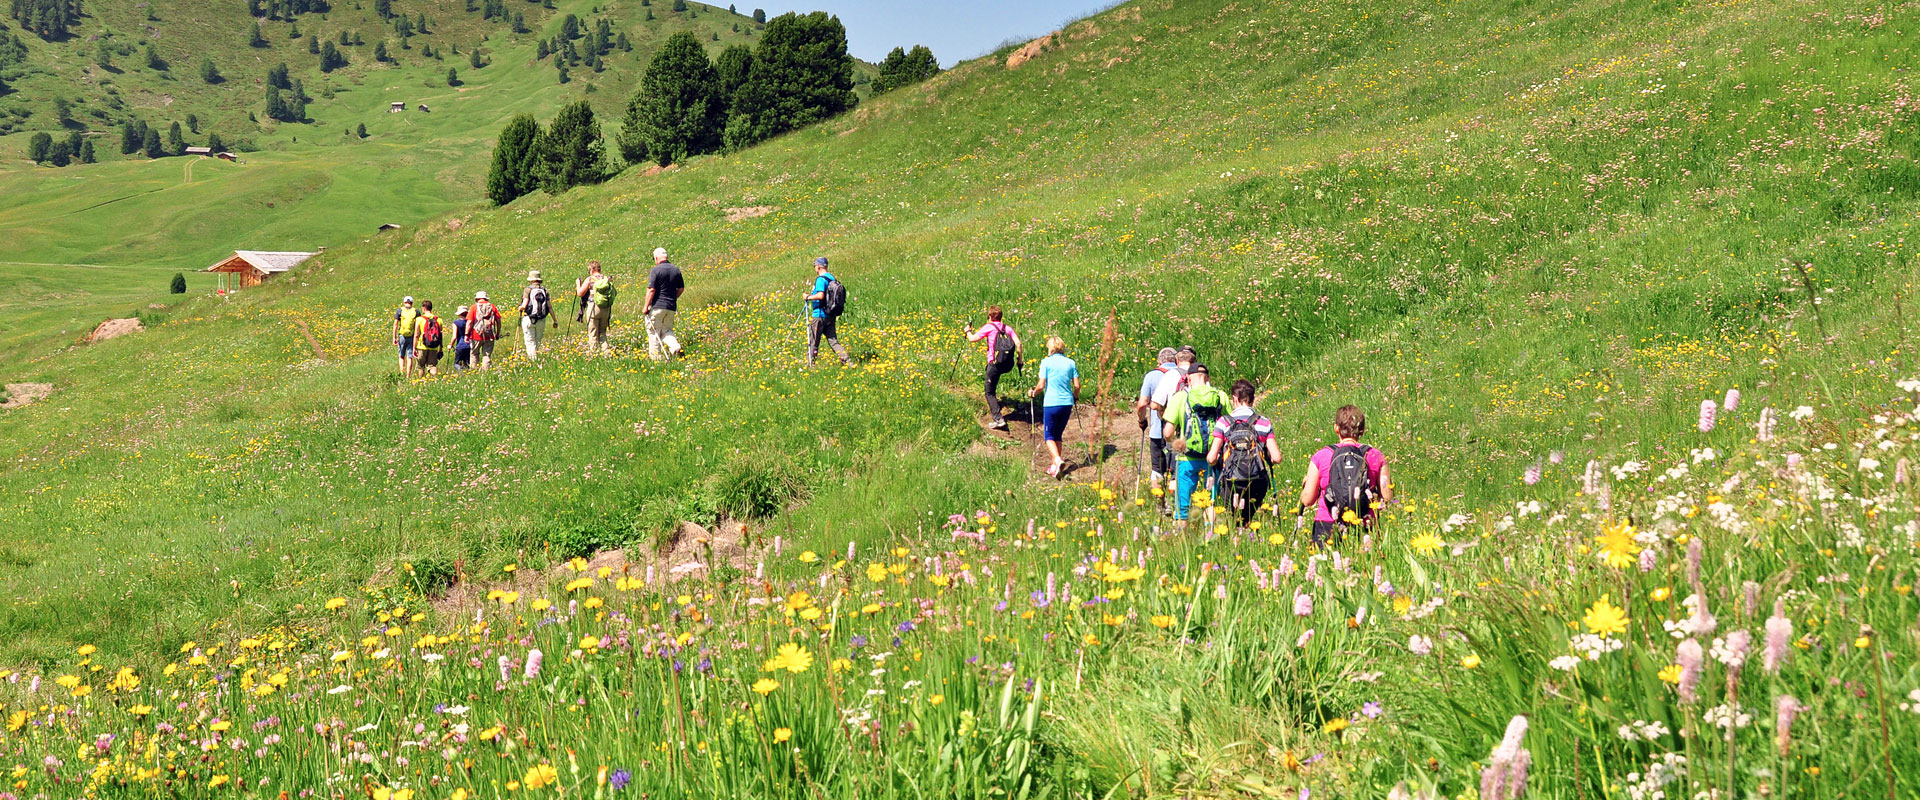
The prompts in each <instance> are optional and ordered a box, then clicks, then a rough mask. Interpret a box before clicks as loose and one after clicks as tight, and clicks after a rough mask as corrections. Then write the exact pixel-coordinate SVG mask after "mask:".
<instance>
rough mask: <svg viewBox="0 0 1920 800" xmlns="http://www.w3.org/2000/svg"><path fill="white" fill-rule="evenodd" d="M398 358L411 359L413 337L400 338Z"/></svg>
mask: <svg viewBox="0 0 1920 800" xmlns="http://www.w3.org/2000/svg"><path fill="white" fill-rule="evenodd" d="M400 357H401V358H413V337H411V336H402V337H400Z"/></svg>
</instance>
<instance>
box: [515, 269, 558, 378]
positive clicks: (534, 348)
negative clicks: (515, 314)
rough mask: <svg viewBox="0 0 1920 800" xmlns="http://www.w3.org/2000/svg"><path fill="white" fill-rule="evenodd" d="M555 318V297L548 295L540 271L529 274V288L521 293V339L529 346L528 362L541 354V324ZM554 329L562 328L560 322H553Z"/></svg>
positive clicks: (532, 271)
mask: <svg viewBox="0 0 1920 800" xmlns="http://www.w3.org/2000/svg"><path fill="white" fill-rule="evenodd" d="M551 316H553V296H552V295H550V294H548V293H547V285H546V282H545V281H542V280H541V279H540V270H537V269H536V270H530V271H528V272H527V288H526V289H524V290H522V291H521V292H520V339H521V341H522V342H523V343H525V344H526V346H527V360H528V361H533V360H535V359H536V358H537V357H538V354H539V352H540V323H542V322H545V321H547V318H548V317H551ZM553 327H555V328H558V327H560V320H557V319H556V320H554V321H553Z"/></svg>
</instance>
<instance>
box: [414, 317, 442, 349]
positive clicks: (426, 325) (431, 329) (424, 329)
mask: <svg viewBox="0 0 1920 800" xmlns="http://www.w3.org/2000/svg"><path fill="white" fill-rule="evenodd" d="M443 340H444V338H443V336H442V334H441V331H440V315H438V314H435V315H433V316H431V317H427V318H426V321H425V322H423V323H421V326H420V346H421V347H422V348H423V349H427V350H438V349H440V344H441V342H442V341H443Z"/></svg>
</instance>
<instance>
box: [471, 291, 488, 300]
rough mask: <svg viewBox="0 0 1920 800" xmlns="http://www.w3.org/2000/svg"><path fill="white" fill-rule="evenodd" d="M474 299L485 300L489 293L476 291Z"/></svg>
mask: <svg viewBox="0 0 1920 800" xmlns="http://www.w3.org/2000/svg"><path fill="white" fill-rule="evenodd" d="M473 299H475V300H485V299H487V293H486V292H474V293H473Z"/></svg>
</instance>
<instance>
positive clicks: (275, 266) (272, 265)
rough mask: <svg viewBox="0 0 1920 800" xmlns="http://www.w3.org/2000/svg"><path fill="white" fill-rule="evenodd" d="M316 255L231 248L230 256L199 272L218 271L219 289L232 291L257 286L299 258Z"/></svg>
mask: <svg viewBox="0 0 1920 800" xmlns="http://www.w3.org/2000/svg"><path fill="white" fill-rule="evenodd" d="M315 255H318V254H317V253H303V252H294V251H273V250H235V251H233V257H232V258H227V259H223V260H221V261H220V262H219V263H216V264H214V265H213V266H211V267H207V268H206V269H203V270H201V272H219V273H222V274H224V275H225V276H226V277H225V278H224V279H223V281H222V283H223V286H222V287H221V290H222V291H225V292H232V291H233V290H235V289H244V288H247V287H249V286H259V285H260V282H261V281H264V280H266V279H267V278H268V277H271V276H273V275H278V274H280V273H282V272H286V271H287V270H290V269H293V268H294V267H296V266H299V265H300V262H302V261H306V260H307V259H309V258H312V257H314V256H315Z"/></svg>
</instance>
